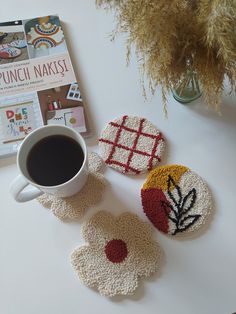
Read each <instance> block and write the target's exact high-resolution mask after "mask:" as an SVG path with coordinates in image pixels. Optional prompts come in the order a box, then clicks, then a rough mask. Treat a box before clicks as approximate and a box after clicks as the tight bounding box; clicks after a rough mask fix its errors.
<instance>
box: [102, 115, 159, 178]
mask: <svg viewBox="0 0 236 314" xmlns="http://www.w3.org/2000/svg"><path fill="white" fill-rule="evenodd" d="M164 146H165V143H164V138H163V136H162V134H161V133H160V132H159V130H158V129H157V128H156V127H155V126H154V125H153V124H152V123H151V122H149V121H148V120H146V119H144V118H140V117H135V116H127V115H126V116H123V117H121V118H119V119H115V120H114V121H112V122H110V123H109V124H108V125H107V126H106V128H105V129H104V131H103V132H102V134H101V137H100V139H99V149H100V153H101V156H102V158H103V159H104V161H105V163H106V164H107V165H109V166H110V167H112V168H114V169H116V170H118V171H120V172H122V173H125V174H132V175H137V174H140V173H144V172H146V171H148V170H151V169H153V168H155V167H156V166H157V165H158V163H159V162H160V161H161V156H162V154H163V151H164Z"/></svg>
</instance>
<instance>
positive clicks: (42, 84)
mask: <svg viewBox="0 0 236 314" xmlns="http://www.w3.org/2000/svg"><path fill="white" fill-rule="evenodd" d="M48 124H60V125H66V126H69V127H71V128H73V129H75V130H76V131H78V132H80V133H81V134H82V135H84V136H86V135H88V134H89V130H88V125H87V123H86V112H85V108H84V103H83V98H82V95H81V90H80V84H79V82H77V80H76V77H75V73H74V69H73V66H72V63H71V60H70V56H69V53H68V49H67V45H66V40H65V36H64V32H63V29H62V26H61V22H60V19H59V17H58V16H57V15H50V16H44V17H38V18H34V19H28V20H18V21H12V22H5V23H0V156H6V155H9V154H13V153H16V152H17V150H18V148H19V145H20V143H21V141H22V140H23V139H24V137H25V136H26V135H27V134H29V133H30V132H31V131H33V130H35V129H36V128H38V127H40V126H42V125H48Z"/></svg>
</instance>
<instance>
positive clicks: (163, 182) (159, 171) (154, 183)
mask: <svg viewBox="0 0 236 314" xmlns="http://www.w3.org/2000/svg"><path fill="white" fill-rule="evenodd" d="M188 170H189V168H187V167H185V166H180V165H168V166H162V167H158V168H156V169H154V170H152V171H151V172H150V173H149V175H148V177H147V180H146V182H145V183H144V185H143V189H151V188H156V189H162V190H163V191H166V190H167V189H168V185H167V184H168V176H169V175H170V176H171V177H172V178H173V179H174V181H175V183H177V184H178V182H179V180H180V178H181V176H182V175H183V174H184V173H185V172H186V171H188ZM170 188H171V190H172V189H173V188H174V186H171V187H170Z"/></svg>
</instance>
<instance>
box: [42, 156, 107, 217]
mask: <svg viewBox="0 0 236 314" xmlns="http://www.w3.org/2000/svg"><path fill="white" fill-rule="evenodd" d="M88 160H89V175H88V179H87V182H86V183H85V186H84V187H83V188H82V190H81V191H79V192H78V193H77V194H75V195H73V196H70V197H65V198H58V197H55V196H52V195H49V194H43V195H42V196H40V197H38V201H39V202H40V203H41V204H42V205H43V206H44V207H47V208H49V209H50V210H51V211H52V213H53V214H54V215H55V216H56V217H58V218H60V219H62V220H65V219H79V218H81V217H82V216H83V215H84V212H85V210H86V209H87V208H90V207H92V206H95V205H96V204H98V203H99V202H100V201H101V200H102V196H103V193H104V190H105V187H106V185H107V181H106V180H105V178H104V176H103V175H102V174H101V173H99V171H101V169H102V166H103V161H102V159H101V158H100V157H99V156H98V155H97V154H96V153H90V154H89V158H88Z"/></svg>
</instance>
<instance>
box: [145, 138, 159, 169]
mask: <svg viewBox="0 0 236 314" xmlns="http://www.w3.org/2000/svg"><path fill="white" fill-rule="evenodd" d="M161 139H162V136H161V134H159V135H158V136H157V137H156V139H155V144H154V146H153V149H152V153H151V158H150V159H149V162H148V170H152V161H153V156H155V152H156V149H157V146H158V142H159V140H161ZM159 161H160V160H159Z"/></svg>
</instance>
